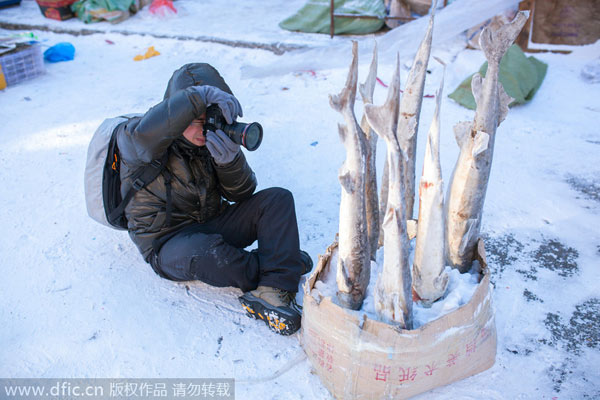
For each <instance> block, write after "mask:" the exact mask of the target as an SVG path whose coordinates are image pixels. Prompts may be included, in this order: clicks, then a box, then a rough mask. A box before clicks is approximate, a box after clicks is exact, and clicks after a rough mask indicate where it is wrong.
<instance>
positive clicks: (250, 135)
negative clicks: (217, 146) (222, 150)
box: [223, 122, 263, 151]
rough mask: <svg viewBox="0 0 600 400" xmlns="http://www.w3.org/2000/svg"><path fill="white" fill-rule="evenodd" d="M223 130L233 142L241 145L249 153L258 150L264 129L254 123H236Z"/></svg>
mask: <svg viewBox="0 0 600 400" xmlns="http://www.w3.org/2000/svg"><path fill="white" fill-rule="evenodd" d="M223 128H224V129H223V131H224V132H225V133H226V134H227V136H229V138H230V139H231V140H233V141H234V142H235V143H237V144H241V145H242V146H244V147H245V148H247V149H248V150H249V151H254V150H256V149H258V146H260V143H261V142H262V136H263V129H262V126H261V125H260V124H259V123H258V122H252V123H251V124H245V123H243V122H234V123H233V124H231V125H226V126H224V127H223Z"/></svg>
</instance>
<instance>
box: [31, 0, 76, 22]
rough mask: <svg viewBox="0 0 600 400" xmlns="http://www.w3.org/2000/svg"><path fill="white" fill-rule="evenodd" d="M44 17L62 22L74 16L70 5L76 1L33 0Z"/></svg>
mask: <svg viewBox="0 0 600 400" xmlns="http://www.w3.org/2000/svg"><path fill="white" fill-rule="evenodd" d="M35 1H36V3H37V4H38V6H39V7H40V10H41V11H42V14H44V17H46V18H50V19H56V20H58V21H63V20H65V19H69V18H72V17H74V16H75V14H73V11H71V4H73V3H75V1H77V0H35Z"/></svg>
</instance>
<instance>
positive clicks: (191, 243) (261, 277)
mask: <svg viewBox="0 0 600 400" xmlns="http://www.w3.org/2000/svg"><path fill="white" fill-rule="evenodd" d="M255 240H258V252H257V253H256V252H248V251H245V250H244V248H245V247H247V246H249V245H251V244H252V243H254V241H255ZM156 261H157V264H158V267H159V268H160V269H161V270H162V272H163V273H164V275H166V276H167V278H168V279H172V280H176V281H187V280H201V281H203V282H205V283H208V284H209V285H212V286H219V287H223V286H234V287H238V288H240V289H242V291H244V292H246V291H249V290H254V289H256V287H257V286H259V285H260V286H270V287H275V288H279V289H284V290H288V291H292V292H296V291H297V290H298V282H299V281H300V275H301V271H302V263H301V259H300V245H299V238H298V225H297V222H296V211H295V208H294V198H293V196H292V193H290V192H289V191H288V190H286V189H282V188H270V189H266V190H262V191H260V192H257V193H255V194H254V195H252V197H250V198H249V199H247V200H244V201H242V202H239V203H236V204H233V205H231V206H230V207H229V208H227V209H226V210H225V211H224V212H223V213H222V214H221V215H219V216H217V217H215V218H213V219H211V220H210V221H208V222H206V223H203V224H199V223H195V224H192V225H190V226H187V227H185V228H184V229H182V230H181V231H180V232H178V233H176V234H175V235H174V236H173V237H171V238H170V239H169V240H168V241H167V242H166V243H164V245H163V246H162V247H161V248H160V250H159V252H158V257H157V260H156Z"/></svg>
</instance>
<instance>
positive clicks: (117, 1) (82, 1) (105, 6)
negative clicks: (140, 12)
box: [71, 0, 139, 23]
mask: <svg viewBox="0 0 600 400" xmlns="http://www.w3.org/2000/svg"><path fill="white" fill-rule="evenodd" d="M137 8H139V7H137ZM137 8H136V0H79V1H77V2H75V3H73V4H71V10H73V12H74V13H75V15H76V16H77V18H79V19H80V20H82V21H83V22H85V23H90V22H99V21H110V22H120V21H122V20H124V19H126V18H128V17H129V15H130V13H129V11H132V12H136V11H137Z"/></svg>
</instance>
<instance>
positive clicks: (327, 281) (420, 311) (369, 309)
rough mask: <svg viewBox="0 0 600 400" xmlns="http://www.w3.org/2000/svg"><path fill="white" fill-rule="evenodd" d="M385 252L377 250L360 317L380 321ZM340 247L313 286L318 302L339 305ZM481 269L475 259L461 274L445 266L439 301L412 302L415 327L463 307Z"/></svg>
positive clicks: (383, 249)
mask: <svg viewBox="0 0 600 400" xmlns="http://www.w3.org/2000/svg"><path fill="white" fill-rule="evenodd" d="M413 247H414V243H411V253H410V257H409V259H410V265H412V260H413V258H414V254H413V251H414V248H413ZM384 253H385V247H381V248H379V250H377V255H376V257H375V258H376V261H372V262H371V277H370V280H369V285H368V287H367V292H366V295H365V299H364V302H363V305H362V307H361V308H360V310H357V311H355V313H356V315H357V316H358V317H359V319H361V318H362V315H363V314H364V315H366V316H367V317H368V318H369V319H372V320H375V321H379V320H380V319H379V317H378V316H377V311H376V310H375V300H374V293H375V285H376V283H377V277H378V276H379V274H380V273H381V270H382V269H383V255H384ZM337 259H338V256H337V250H336V251H335V252H334V253H333V254H332V256H331V260H330V262H329V265H328V267H327V269H326V270H325V271H324V272H323V273H322V274H320V275H319V279H318V280H317V281H316V282H315V285H314V288H313V290H312V291H311V296H313V297H314V298H315V299H316V300H317V301H320V300H321V297H330V298H331V301H332V302H333V303H334V304H337V305H339V302H338V300H337V296H336V292H337V283H336V279H335V272H336V268H337V267H336V266H337ZM478 270H479V263H478V262H477V261H475V263H474V265H473V266H472V268H471V270H470V271H467V272H465V273H464V274H461V273H460V272H459V271H458V270H456V269H452V268H450V267H448V266H447V267H446V269H445V272H446V273H447V274H448V287H447V289H446V293H445V294H444V296H442V298H441V299H439V300H437V301H436V302H434V303H433V304H432V306H431V307H424V306H423V305H422V304H420V303H413V328H414V329H418V328H420V327H421V326H423V325H425V324H426V323H428V322H431V321H434V320H436V319H438V318H440V317H442V316H444V315H446V314H448V313H450V312H452V311H454V310H456V309H458V308H459V307H460V306H462V305H464V304H467V303H468V302H469V300H471V297H472V296H473V293H475V289H477V286H478V285H479V280H480V277H481V276H480V274H479V273H478V272H476V271H478Z"/></svg>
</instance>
